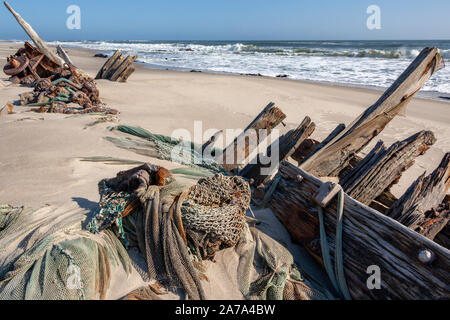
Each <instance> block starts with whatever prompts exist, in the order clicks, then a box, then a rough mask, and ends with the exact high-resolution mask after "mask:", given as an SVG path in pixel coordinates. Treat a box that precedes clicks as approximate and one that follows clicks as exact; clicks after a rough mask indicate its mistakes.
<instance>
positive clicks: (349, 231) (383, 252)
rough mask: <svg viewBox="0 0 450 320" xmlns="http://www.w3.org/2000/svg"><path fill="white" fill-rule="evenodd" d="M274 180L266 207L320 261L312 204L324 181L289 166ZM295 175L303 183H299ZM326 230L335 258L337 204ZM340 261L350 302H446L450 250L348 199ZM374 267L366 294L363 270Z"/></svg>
mask: <svg viewBox="0 0 450 320" xmlns="http://www.w3.org/2000/svg"><path fill="white" fill-rule="evenodd" d="M278 175H279V176H280V177H281V180H280V182H279V184H278V188H277V189H276V191H275V192H274V194H273V197H272V201H271V202H270V204H269V205H270V208H271V209H272V210H273V212H274V213H275V214H276V215H277V217H278V218H279V219H280V220H281V222H282V223H283V225H284V226H285V227H286V229H287V230H288V231H289V233H290V235H291V237H292V239H293V240H294V241H295V242H297V243H299V244H301V245H303V246H304V247H305V248H307V249H308V250H309V252H311V253H312V254H313V255H314V256H316V257H318V259H319V260H320V261H321V258H320V251H317V250H316V248H317V246H316V244H317V239H318V238H319V224H318V215H317V212H318V209H317V204H316V203H315V202H314V201H313V199H314V196H315V195H316V194H317V192H318V191H319V189H320V187H321V186H322V185H323V182H322V181H321V180H320V179H318V178H316V177H314V176H312V175H311V174H309V173H307V172H306V171H304V170H302V169H300V168H298V167H295V166H294V165H292V164H290V163H287V162H283V163H282V164H281V166H280V171H279V173H278ZM299 175H300V176H302V177H303V179H298V176H299ZM277 177H278V176H277ZM299 180H301V182H300V183H299V182H298V181H299ZM325 226H326V232H327V237H328V241H329V244H330V248H331V251H332V255H333V254H334V248H335V232H336V200H333V201H332V202H331V204H330V205H329V206H328V207H327V208H326V209H325ZM423 250H428V251H429V252H432V253H433V254H434V260H433V261H432V262H431V263H429V264H424V263H422V262H421V261H420V260H419V253H420V252H422V251H423ZM343 261H344V270H345V276H346V279H347V284H348V287H349V290H350V293H351V296H352V298H353V299H381V300H385V299H442V298H445V299H448V298H450V292H449V290H450V288H449V285H448V275H449V273H450V251H449V250H447V249H445V248H443V247H441V246H439V245H438V244H436V243H434V242H433V241H431V240H429V239H427V238H425V237H423V236H422V235H420V234H418V233H416V232H414V231H413V230H411V229H409V228H406V227H405V226H403V225H402V224H400V223H398V222H397V221H395V220H393V219H391V218H389V217H387V216H385V215H382V214H380V213H379V212H377V211H375V210H373V209H371V208H369V207H368V206H366V205H364V204H362V203H360V202H358V201H356V200H354V199H352V198H351V197H349V196H348V195H345V201H344V223H343ZM332 262H333V263H334V261H332ZM374 265H375V266H378V267H379V268H380V271H381V289H379V290H370V289H368V287H367V283H366V281H367V279H368V277H369V274H367V269H368V267H369V266H374Z"/></svg>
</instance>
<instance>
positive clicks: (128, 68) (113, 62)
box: [95, 50, 137, 82]
mask: <svg viewBox="0 0 450 320" xmlns="http://www.w3.org/2000/svg"><path fill="white" fill-rule="evenodd" d="M136 59H137V56H128V57H126V56H124V55H123V54H122V52H120V50H117V51H116V52H114V54H113V55H112V56H111V57H110V58H109V59H108V60H107V61H106V62H105V64H104V65H103V67H101V69H100V70H99V72H98V74H97V76H96V77H95V79H108V80H111V81H117V82H126V81H127V80H128V78H129V77H130V75H131V74H132V73H133V72H134V71H135V70H136V69H135V67H134V62H135V61H136Z"/></svg>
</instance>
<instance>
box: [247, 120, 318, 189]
mask: <svg viewBox="0 0 450 320" xmlns="http://www.w3.org/2000/svg"><path fill="white" fill-rule="evenodd" d="M315 128H316V125H315V124H314V122H312V121H311V119H310V118H309V117H306V118H305V119H304V120H303V121H302V123H301V124H300V125H299V126H298V128H297V129H295V130H291V131H290V132H288V133H287V134H286V135H284V136H283V137H281V138H280V139H279V140H278V141H276V142H275V143H277V144H278V147H279V157H278V162H281V161H284V160H286V159H288V158H289V157H290V156H291V155H292V154H293V153H294V151H295V150H297V149H298V147H299V146H300V144H301V143H302V142H303V141H305V139H306V138H308V137H309V136H310V135H311V134H312V133H313V132H314V130H315ZM272 150H273V144H272V145H271V146H269V147H268V148H267V151H266V155H267V156H268V157H270V156H271V155H272ZM260 157H262V155H258V157H257V160H258V162H257V163H254V164H248V165H247V166H246V167H245V168H244V169H243V170H242V171H241V172H240V173H239V174H240V175H241V176H243V177H246V178H248V179H253V180H254V185H255V186H257V185H259V184H261V183H265V182H267V180H268V179H269V178H270V177H271V176H272V174H273V173H274V172H275V170H276V169H275V170H274V171H273V172H271V173H270V174H266V175H263V174H261V170H262V169H263V168H270V167H271V166H272V165H273V164H272V163H270V164H265V165H263V164H261V161H260Z"/></svg>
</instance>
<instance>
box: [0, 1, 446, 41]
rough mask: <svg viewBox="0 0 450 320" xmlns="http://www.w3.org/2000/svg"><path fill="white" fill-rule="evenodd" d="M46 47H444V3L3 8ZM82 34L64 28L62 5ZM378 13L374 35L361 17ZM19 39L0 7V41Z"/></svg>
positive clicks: (28, 4) (33, 4)
mask: <svg viewBox="0 0 450 320" xmlns="http://www.w3.org/2000/svg"><path fill="white" fill-rule="evenodd" d="M9 3H10V4H11V5H12V6H13V8H15V9H16V10H17V11H18V12H19V13H20V14H21V15H22V16H23V17H24V18H25V19H26V20H27V21H28V22H29V23H30V24H31V25H32V26H33V27H34V28H35V29H36V31H37V32H38V33H39V34H40V35H41V37H42V38H44V39H46V40H360V39H363V40H390V39H402V40H403V39H405V40H409V39H412V40H414V39H425V40H426V39H450V17H449V15H450V1H449V0H428V1H423V0H390V1H389V0H370V1H366V0H315V1H313V0H239V1H238V0H145V1H144V0H140V1H138V0H128V1H123V0H122V1H115V0H109V1H107V0H90V1H88V0H70V1H66V0H39V1H28V0H10V1H9ZM73 4H75V5H78V6H79V7H80V8H81V30H69V29H67V28H66V20H67V18H68V16H69V15H68V14H67V13H66V9H67V7H68V6H69V5H73ZM373 4H375V5H378V6H379V7H380V8H381V27H382V28H381V30H372V31H371V30H368V29H367V27H366V20H367V17H368V15H367V14H366V9H367V7H368V6H369V5H373ZM25 38H26V35H25V34H24V32H23V31H22V29H21V28H20V27H19V25H18V24H17V23H16V22H15V20H14V18H13V17H12V15H11V14H10V13H9V11H8V10H7V9H6V8H5V7H4V6H1V7H0V39H25Z"/></svg>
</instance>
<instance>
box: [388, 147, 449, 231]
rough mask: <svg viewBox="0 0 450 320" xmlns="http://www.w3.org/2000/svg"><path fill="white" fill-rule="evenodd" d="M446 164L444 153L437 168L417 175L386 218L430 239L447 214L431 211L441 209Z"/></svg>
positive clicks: (445, 191)
mask: <svg viewBox="0 0 450 320" xmlns="http://www.w3.org/2000/svg"><path fill="white" fill-rule="evenodd" d="M449 162H450V153H447V154H446V155H445V156H444V158H443V159H442V161H441V163H440V164H439V166H438V167H437V168H436V169H435V170H434V171H433V172H432V173H431V174H430V175H428V176H426V175H425V173H424V174H423V175H421V176H420V177H419V178H418V179H417V180H416V181H415V182H414V183H413V184H412V185H411V186H410V187H409V188H408V190H407V191H406V192H405V194H404V195H403V196H402V197H401V198H400V199H398V200H397V201H396V202H395V203H394V204H393V205H392V207H391V208H389V210H388V212H387V213H386V215H387V216H389V217H391V218H392V219H395V220H397V221H399V222H400V223H402V224H404V225H405V226H407V227H408V228H412V229H414V230H416V231H417V232H419V233H421V234H424V235H426V236H427V237H429V238H430V239H434V237H435V236H436V235H437V234H438V233H439V232H440V231H441V230H442V229H443V228H444V227H445V225H446V224H447V222H448V212H446V211H445V210H444V211H443V212H441V213H440V214H439V215H436V213H437V212H436V210H434V209H437V208H438V206H439V205H441V203H442V202H443V200H444V199H445V198H446V195H447V192H448V190H449V187H450V165H449Z"/></svg>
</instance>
